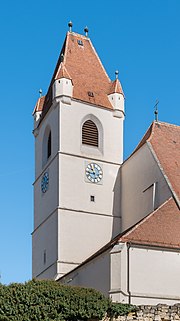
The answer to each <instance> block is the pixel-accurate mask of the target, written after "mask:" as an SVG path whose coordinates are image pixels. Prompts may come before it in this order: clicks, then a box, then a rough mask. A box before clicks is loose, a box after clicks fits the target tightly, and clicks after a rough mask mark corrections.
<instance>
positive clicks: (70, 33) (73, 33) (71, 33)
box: [67, 31, 90, 40]
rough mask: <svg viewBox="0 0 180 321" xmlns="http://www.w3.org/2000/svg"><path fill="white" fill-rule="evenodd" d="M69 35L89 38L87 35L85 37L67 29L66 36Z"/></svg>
mask: <svg viewBox="0 0 180 321" xmlns="http://www.w3.org/2000/svg"><path fill="white" fill-rule="evenodd" d="M69 35H73V36H77V37H81V38H82V39H86V40H90V38H89V37H86V36H84V35H81V34H80V33H77V32H74V31H71V32H70V31H68V32H67V36H69Z"/></svg>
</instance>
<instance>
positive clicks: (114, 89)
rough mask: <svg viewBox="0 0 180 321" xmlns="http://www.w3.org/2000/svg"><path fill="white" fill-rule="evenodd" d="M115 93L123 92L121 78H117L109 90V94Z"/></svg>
mask: <svg viewBox="0 0 180 321" xmlns="http://www.w3.org/2000/svg"><path fill="white" fill-rule="evenodd" d="M114 93H118V94H123V95H124V93H123V90H122V86H121V84H120V82H119V79H115V80H114V81H113V82H112V83H111V86H110V90H109V95H110V94H114Z"/></svg>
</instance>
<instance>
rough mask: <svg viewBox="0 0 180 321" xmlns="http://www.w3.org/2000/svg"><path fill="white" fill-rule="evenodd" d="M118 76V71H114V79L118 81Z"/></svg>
mask: <svg viewBox="0 0 180 321" xmlns="http://www.w3.org/2000/svg"><path fill="white" fill-rule="evenodd" d="M118 75H119V71H118V70H116V71H115V76H116V79H118Z"/></svg>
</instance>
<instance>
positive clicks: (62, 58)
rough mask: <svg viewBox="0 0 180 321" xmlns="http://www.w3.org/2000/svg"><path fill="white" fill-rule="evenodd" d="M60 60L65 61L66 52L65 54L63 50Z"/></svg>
mask: <svg viewBox="0 0 180 321" xmlns="http://www.w3.org/2000/svg"><path fill="white" fill-rule="evenodd" d="M60 60H61V62H63V61H64V54H63V52H62V53H61V57H60Z"/></svg>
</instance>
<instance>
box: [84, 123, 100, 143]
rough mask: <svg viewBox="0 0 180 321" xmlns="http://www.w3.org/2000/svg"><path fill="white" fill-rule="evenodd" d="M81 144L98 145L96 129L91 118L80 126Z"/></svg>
mask: <svg viewBox="0 0 180 321" xmlns="http://www.w3.org/2000/svg"><path fill="white" fill-rule="evenodd" d="M82 144H86V145H91V146H95V147H98V146H99V135H98V129H97V126H96V125H95V123H94V122H93V121H92V120H90V119H89V120H87V121H85V123H84V124H83V126H82Z"/></svg>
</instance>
